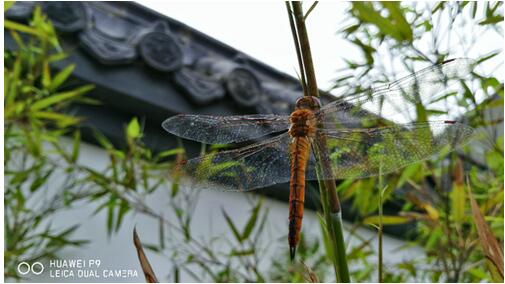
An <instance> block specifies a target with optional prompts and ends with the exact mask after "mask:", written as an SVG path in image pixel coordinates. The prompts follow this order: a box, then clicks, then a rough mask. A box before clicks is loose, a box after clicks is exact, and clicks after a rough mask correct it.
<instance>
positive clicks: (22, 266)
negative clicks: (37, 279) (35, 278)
mask: <svg viewBox="0 0 505 284" xmlns="http://www.w3.org/2000/svg"><path fill="white" fill-rule="evenodd" d="M30 272H31V273H32V274H35V275H39V274H41V273H42V272H44V265H42V263H40V262H38V261H37V262H34V263H32V264H31V265H30V264H29V263H28V262H25V261H23V262H20V263H19V264H18V273H19V274H21V275H26V274H28V273H30Z"/></svg>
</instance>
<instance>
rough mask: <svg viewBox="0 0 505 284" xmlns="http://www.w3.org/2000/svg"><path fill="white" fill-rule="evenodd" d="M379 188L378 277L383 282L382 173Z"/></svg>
mask: <svg viewBox="0 0 505 284" xmlns="http://www.w3.org/2000/svg"><path fill="white" fill-rule="evenodd" d="M379 190H380V193H379V232H378V238H379V253H378V257H379V261H378V265H379V268H378V273H379V277H378V279H379V280H378V281H379V283H382V282H384V280H383V279H382V215H383V212H382V204H383V202H384V201H383V194H384V189H382V175H379Z"/></svg>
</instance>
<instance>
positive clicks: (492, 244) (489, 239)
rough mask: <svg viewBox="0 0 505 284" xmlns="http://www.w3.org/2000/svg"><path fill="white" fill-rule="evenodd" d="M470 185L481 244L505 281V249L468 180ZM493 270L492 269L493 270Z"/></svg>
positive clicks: (469, 191)
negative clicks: (487, 221) (487, 219)
mask: <svg viewBox="0 0 505 284" xmlns="http://www.w3.org/2000/svg"><path fill="white" fill-rule="evenodd" d="M467 186H468V197H469V198H470V203H471V206H472V216H473V220H474V221H475V227H476V228H477V234H478V235H479V240H480V244H481V246H482V250H483V251H484V255H485V256H486V258H487V259H488V260H489V261H490V262H491V263H492V264H493V266H494V267H495V268H496V270H497V271H498V273H499V275H500V278H501V279H500V282H503V251H502V249H501V246H500V244H499V243H498V241H497V240H496V238H495V237H494V235H493V233H492V231H491V229H490V228H489V225H488V224H487V223H486V221H485V220H484V217H483V215H482V213H481V212H480V208H479V205H478V204H477V201H475V198H474V197H473V195H472V189H471V188H470V183H469V182H468V180H467ZM491 272H492V271H491Z"/></svg>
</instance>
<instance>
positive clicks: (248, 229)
mask: <svg viewBox="0 0 505 284" xmlns="http://www.w3.org/2000/svg"><path fill="white" fill-rule="evenodd" d="M262 204H263V202H262V199H260V201H259V202H258V204H257V205H256V206H254V208H253V210H252V214H251V216H250V217H249V220H248V221H247V223H246V225H245V227H244V231H243V232H242V237H241V239H242V240H246V239H247V238H248V237H249V235H250V234H251V232H252V231H253V229H254V227H255V225H256V221H257V220H258V214H259V211H260V208H261V205H262Z"/></svg>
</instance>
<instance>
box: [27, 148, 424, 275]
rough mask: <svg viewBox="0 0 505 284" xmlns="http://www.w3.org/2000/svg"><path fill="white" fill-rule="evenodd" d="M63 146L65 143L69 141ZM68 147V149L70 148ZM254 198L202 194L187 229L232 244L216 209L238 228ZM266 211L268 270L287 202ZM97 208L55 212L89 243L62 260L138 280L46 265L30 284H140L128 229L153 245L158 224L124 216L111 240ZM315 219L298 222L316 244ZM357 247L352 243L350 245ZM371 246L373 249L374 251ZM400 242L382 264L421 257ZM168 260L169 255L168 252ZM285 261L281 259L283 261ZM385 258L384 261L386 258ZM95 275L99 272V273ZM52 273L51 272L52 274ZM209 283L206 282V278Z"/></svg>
mask: <svg viewBox="0 0 505 284" xmlns="http://www.w3.org/2000/svg"><path fill="white" fill-rule="evenodd" d="M63 143H65V144H69V141H64V142H63ZM69 146H70V145H69ZM81 162H82V163H84V164H86V165H88V166H90V167H93V168H95V169H97V170H103V169H104V168H105V166H106V163H107V156H106V153H105V151H104V150H102V149H101V148H99V147H96V146H93V145H89V144H84V143H83V144H82V149H81ZM168 192H169V191H168V189H167V190H166V191H165V190H162V189H160V190H158V191H156V192H155V193H154V194H152V195H151V196H149V197H148V198H147V200H146V203H147V204H148V205H149V206H150V207H151V208H152V209H154V210H156V211H157V212H161V213H163V214H168V212H169V211H170V210H169V208H168V206H169V205H168V201H169V193H168ZM254 197H255V195H254V194H242V193H226V192H218V191H205V192H202V194H201V195H200V197H199V198H200V200H199V202H198V206H197V209H196V211H195V214H194V218H193V223H192V229H193V233H194V236H195V237H196V238H199V237H200V236H208V237H212V236H223V235H225V236H226V237H228V238H229V239H230V240H231V239H233V236H232V235H231V232H230V230H229V229H228V228H227V225H226V223H225V222H224V219H223V217H222V213H221V207H223V208H225V209H226V211H227V212H228V213H229V214H230V216H232V218H233V220H234V222H235V223H237V224H239V226H242V225H243V224H244V223H245V222H246V220H247V218H248V216H249V215H248V214H249V210H250V208H251V203H250V201H251V198H254ZM264 201H265V202H264V205H265V207H268V208H269V209H270V214H269V217H268V222H267V228H266V232H265V233H264V234H263V235H262V238H263V239H262V243H263V244H264V245H268V246H269V249H268V251H267V255H265V256H264V257H263V259H262V264H261V266H260V267H261V268H262V269H263V270H267V269H268V268H269V263H270V260H271V259H272V258H274V257H279V256H278V255H279V253H280V252H282V251H283V250H285V251H286V252H287V251H288V245H287V239H286V235H287V229H288V228H287V214H288V207H287V203H284V202H279V201H275V200H270V199H268V198H265V200H264ZM95 209H96V204H82V206H79V207H78V208H75V209H71V210H67V211H65V212H60V213H58V214H57V215H56V218H55V219H54V220H53V221H52V224H53V225H54V226H55V227H60V228H63V227H66V226H69V225H71V224H75V223H78V224H80V227H79V229H78V230H77V232H76V233H75V234H74V235H73V236H74V237H75V238H77V239H89V240H90V243H89V244H88V245H86V246H83V247H81V248H66V249H64V250H63V251H62V252H61V254H60V256H61V259H67V260H69V259H85V260H89V259H100V260H101V268H102V269H135V270H137V273H138V277H133V278H109V279H104V278H103V277H102V278H86V279H78V278H53V277H51V275H50V273H49V268H48V263H47V262H46V261H44V262H43V264H44V265H45V267H46V270H45V271H44V272H43V273H42V274H41V275H39V276H38V277H33V278H32V279H31V280H32V281H37V282H144V276H143V274H142V271H141V269H140V265H139V262H138V259H137V255H136V251H135V248H134V246H133V242H132V230H133V227H134V226H136V227H137V231H138V232H139V235H140V237H141V239H142V241H143V242H145V243H157V242H158V225H159V224H158V222H157V221H155V220H153V219H151V218H149V217H145V216H143V215H141V214H129V215H127V216H126V217H125V220H124V222H123V224H122V227H121V229H120V230H119V231H118V232H117V233H116V234H113V235H112V236H111V237H110V238H108V237H107V232H106V225H105V223H106V214H105V211H102V212H101V213H99V214H97V215H93V212H94V210H95ZM318 222H319V221H318V218H317V216H316V214H315V212H313V211H306V213H305V216H304V220H303V230H304V232H305V234H306V235H307V236H308V237H309V238H312V239H318V238H319V235H320V229H319V228H320V227H319V223H318ZM359 234H360V235H361V236H363V237H364V238H366V239H368V238H371V237H373V236H374V232H373V231H371V230H368V229H360V230H359ZM354 243H356V242H354ZM375 243H376V241H374V246H375V247H376V244H375ZM404 244H405V243H404V242H402V241H400V240H398V239H394V238H391V237H387V236H386V237H385V239H384V255H385V256H387V259H389V260H391V259H394V260H395V262H401V261H402V260H403V259H412V258H416V257H421V256H422V255H423V253H422V250H421V249H420V248H410V249H408V250H397V249H398V248H399V247H400V246H402V245H404ZM146 252H147V255H148V257H149V259H150V261H151V264H152V266H153V269H154V271H155V272H156V273H157V276H158V277H159V278H160V280H162V281H163V280H164V281H167V280H168V278H166V276H167V274H168V273H169V271H170V269H171V267H172V266H171V263H170V259H169V257H163V256H159V255H156V254H154V253H152V252H150V251H146ZM167 255H169V252H167ZM283 257H284V256H283ZM385 258H386V257H385ZM98 273H99V274H100V276H102V273H103V271H102V270H101V269H99V270H98ZM53 274H54V273H53ZM181 280H182V281H192V279H191V278H188V277H187V275H182V279H181ZM209 280H210V279H209Z"/></svg>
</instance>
